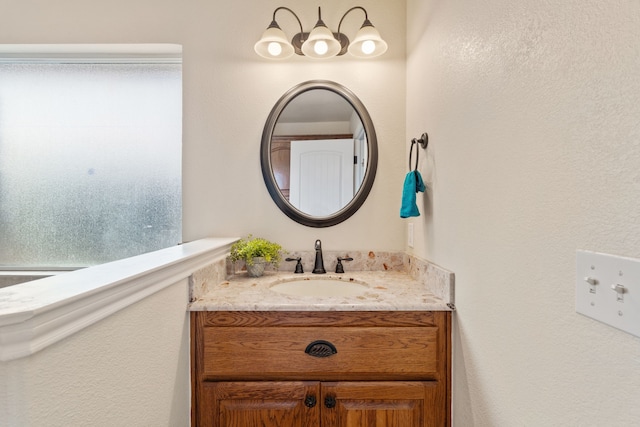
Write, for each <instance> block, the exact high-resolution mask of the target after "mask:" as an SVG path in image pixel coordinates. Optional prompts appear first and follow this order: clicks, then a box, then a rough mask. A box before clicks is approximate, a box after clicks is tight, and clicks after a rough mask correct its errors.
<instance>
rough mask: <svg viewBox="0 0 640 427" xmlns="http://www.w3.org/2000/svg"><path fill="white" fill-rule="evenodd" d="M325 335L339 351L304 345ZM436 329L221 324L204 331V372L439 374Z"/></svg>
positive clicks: (209, 375) (225, 375)
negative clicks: (316, 353)
mask: <svg viewBox="0 0 640 427" xmlns="http://www.w3.org/2000/svg"><path fill="white" fill-rule="evenodd" d="M316 340H325V341H329V342H330V343H332V344H333V345H334V346H335V347H336V348H337V354H334V355H332V356H330V357H325V358H318V357H313V356H310V355H308V354H306V353H305V349H306V347H307V346H308V345H309V344H310V343H312V342H314V341H316ZM438 347H439V346H438V330H437V328H427V327H420V328H419V327H341V328H324V327H296V328H290V327H266V328H265V327H217V328H208V329H207V330H206V331H205V335H204V364H203V366H202V368H203V370H202V372H203V377H204V379H206V380H221V379H231V378H238V377H242V378H246V379H336V378H349V379H368V378H371V376H372V375H374V376H375V377H376V378H378V379H406V378H411V379H430V380H435V379H438V363H437V362H438Z"/></svg>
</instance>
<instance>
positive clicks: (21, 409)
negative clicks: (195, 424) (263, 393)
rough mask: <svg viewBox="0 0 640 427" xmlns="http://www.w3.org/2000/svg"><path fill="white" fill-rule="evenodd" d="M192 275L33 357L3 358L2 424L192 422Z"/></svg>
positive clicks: (102, 426) (107, 426)
mask: <svg viewBox="0 0 640 427" xmlns="http://www.w3.org/2000/svg"><path fill="white" fill-rule="evenodd" d="M187 282H188V281H187V279H184V280H182V281H181V282H179V283H177V284H175V285H172V286H170V287H168V288H165V289H163V290H162V291H160V292H158V293H156V294H154V295H152V296H150V297H148V298H147V299H145V300H144V301H141V302H139V303H136V304H134V305H132V306H130V307H128V308H126V309H124V310H122V311H119V312H118V313H116V314H114V315H113V316H111V317H109V318H107V319H105V320H102V321H101V322H98V323H96V324H94V325H92V326H90V327H88V328H86V329H84V330H83V331H81V332H79V333H77V334H74V335H72V336H71V337H69V338H67V339H66V340H64V341H62V342H59V343H57V344H54V345H53V346H51V347H48V348H46V349H44V350H42V351H40V352H37V353H35V354H34V355H32V356H30V357H26V358H22V359H17V360H14V361H11V362H0V378H1V379H2V381H1V383H0V414H1V416H0V425H2V426H47V427H57V426H59V427H69V426H92V427H113V426H154V427H155V426H157V427H161V426H166V427H177V426H185V425H188V423H189V416H190V415H189V414H190V405H191V400H190V385H189V321H188V315H187V312H186V306H187V301H188V283H187Z"/></svg>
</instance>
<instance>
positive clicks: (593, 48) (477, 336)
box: [407, 0, 640, 427]
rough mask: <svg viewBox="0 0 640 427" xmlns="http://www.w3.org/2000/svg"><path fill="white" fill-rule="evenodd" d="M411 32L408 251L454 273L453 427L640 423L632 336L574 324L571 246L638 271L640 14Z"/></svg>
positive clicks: (436, 5)
mask: <svg viewBox="0 0 640 427" xmlns="http://www.w3.org/2000/svg"><path fill="white" fill-rule="evenodd" d="M407 19H408V24H407V27H408V40H407V44H408V60H407V61H408V62H407V73H408V74H407V88H408V90H407V98H408V99H407V138H409V137H417V136H419V135H420V134H421V133H422V132H424V131H428V132H429V135H430V144H429V148H428V157H429V158H428V159H424V161H421V166H420V170H421V171H422V172H423V174H424V175H425V180H426V181H428V184H430V190H429V191H428V193H427V195H426V197H422V196H419V200H421V203H422V204H421V205H420V208H421V210H423V212H425V215H423V216H421V217H420V218H417V219H413V220H411V221H412V222H414V224H415V226H416V233H417V235H418V237H417V238H416V247H415V251H414V252H415V253H416V254H417V255H419V256H423V257H426V258H428V259H430V260H432V261H434V262H436V263H438V264H440V265H443V266H445V267H446V268H449V269H451V270H453V271H454V272H455V273H456V305H457V307H458V311H457V313H456V316H455V318H456V321H455V334H454V346H455V347H454V365H453V375H454V385H453V393H454V398H453V401H454V420H455V425H457V426H465V427H469V426H578V425H580V426H605V425H606V426H630V425H640V404H638V402H640V381H639V380H638V378H640V339H639V338H636V337H633V336H631V335H628V334H626V333H624V332H621V331H618V330H615V329H613V328H610V327H608V326H605V325H603V324H600V323H598V322H596V321H593V320H591V319H588V318H586V317H583V316H580V315H578V314H576V313H575V311H574V295H575V292H574V286H575V285H574V283H575V252H576V249H587V250H595V251H602V252H607V253H613V254H619V255H626V256H631V257H640V220H639V217H638V215H639V212H640V197H638V194H639V191H640V149H639V144H640V119H639V118H640V43H639V42H638V40H640V3H638V2H637V1H631V0H629V1H610V2H601V1H595V0H571V1H562V2H543V1H539V0H522V1H517V2H513V1H504V0H487V1H483V2H460V1H451V0H433V1H428V2H426V1H423V0H409V1H408V5H407ZM423 158H424V157H423ZM407 222H409V221H407Z"/></svg>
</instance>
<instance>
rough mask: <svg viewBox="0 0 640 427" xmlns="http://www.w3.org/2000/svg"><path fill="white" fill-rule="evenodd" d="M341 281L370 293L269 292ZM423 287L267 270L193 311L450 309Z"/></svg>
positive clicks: (406, 280)
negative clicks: (298, 283) (295, 283)
mask: <svg viewBox="0 0 640 427" xmlns="http://www.w3.org/2000/svg"><path fill="white" fill-rule="evenodd" d="M305 279H308V280H315V279H339V280H346V281H349V280H353V281H356V282H364V283H366V284H367V285H368V288H369V289H368V290H366V291H365V292H364V293H362V294H359V295H356V296H348V297H336V296H331V297H311V296H290V295H284V294H281V293H278V292H275V291H272V290H270V289H269V288H270V287H271V286H273V285H274V284H276V283H282V282H285V281H290V280H305ZM451 307H453V306H452V305H450V304H447V301H444V300H443V299H442V298H439V297H437V296H436V295H434V294H433V293H432V292H431V291H430V290H429V288H428V286H427V285H426V284H425V283H421V282H419V281H417V280H415V279H413V278H412V277H411V276H410V275H409V274H408V273H407V272H404V271H353V272H348V273H345V274H334V273H327V274H312V273H303V274H293V273H284V272H266V273H265V275H264V276H262V277H258V278H254V277H249V276H247V275H246V273H239V274H236V275H234V276H233V277H231V278H230V279H229V280H224V281H222V282H219V283H217V284H213V285H210V286H209V288H208V291H207V292H206V293H205V294H204V295H202V296H201V297H200V298H197V299H195V300H194V301H193V302H192V303H191V305H190V307H189V309H190V311H451V310H452V308H451Z"/></svg>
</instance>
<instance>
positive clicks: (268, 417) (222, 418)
mask: <svg viewBox="0 0 640 427" xmlns="http://www.w3.org/2000/svg"><path fill="white" fill-rule="evenodd" d="M203 388H204V390H203V394H204V399H201V401H200V402H198V405H199V407H198V413H199V414H200V417H199V423H198V427H292V426H296V427H319V426H320V407H321V405H320V395H319V394H320V393H319V392H320V385H319V383H318V382H305V381H270V382H249V381H245V382H213V383H205V384H204V386H203Z"/></svg>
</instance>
